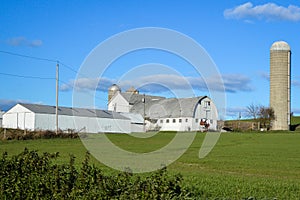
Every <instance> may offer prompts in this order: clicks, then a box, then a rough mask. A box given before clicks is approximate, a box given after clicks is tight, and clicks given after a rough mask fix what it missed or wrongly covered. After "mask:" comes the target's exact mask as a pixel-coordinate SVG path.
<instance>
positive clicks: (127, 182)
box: [0, 149, 187, 199]
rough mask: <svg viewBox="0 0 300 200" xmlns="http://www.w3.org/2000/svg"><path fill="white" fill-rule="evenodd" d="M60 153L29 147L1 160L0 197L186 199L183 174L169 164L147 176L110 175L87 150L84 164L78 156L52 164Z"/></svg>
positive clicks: (125, 173) (4, 156)
mask: <svg viewBox="0 0 300 200" xmlns="http://www.w3.org/2000/svg"><path fill="white" fill-rule="evenodd" d="M58 155H59V154H58V153H53V154H49V153H44V154H43V155H41V156H40V155H39V154H38V153H37V151H29V150H27V149H25V150H24V151H23V152H22V153H21V154H19V155H17V156H13V157H12V158H9V157H8V155H7V153H4V154H3V156H2V158H1V160H0V168H1V171H0V197H1V198H2V199H184V198H185V196H186V195H187V192H186V191H184V190H182V187H181V180H182V177H181V176H180V175H176V176H172V177H171V176H168V175H167V173H166V168H163V169H162V170H159V171H157V172H156V173H153V174H151V175H149V176H148V177H146V178H141V177H140V176H134V175H133V174H132V173H131V172H130V171H129V172H123V173H119V174H117V175H111V176H107V175H105V174H104V173H103V172H102V171H101V170H100V169H99V168H97V167H95V166H91V165H90V164H89V158H90V155H89V153H87V154H86V157H85V160H84V161H83V163H82V165H81V168H80V169H79V170H77V169H76V168H75V166H74V160H75V157H74V156H70V161H69V163H68V164H63V165H57V164H52V163H51V160H52V159H53V158H56V157H57V156H58Z"/></svg>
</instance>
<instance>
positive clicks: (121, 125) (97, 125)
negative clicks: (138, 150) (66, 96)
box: [35, 114, 130, 133]
mask: <svg viewBox="0 0 300 200" xmlns="http://www.w3.org/2000/svg"><path fill="white" fill-rule="evenodd" d="M58 126H59V129H61V130H68V129H73V130H75V131H80V132H87V133H101V132H112V133H130V120H127V119H110V118H95V117H80V116H68V115H59V116H58ZM35 128H36V129H41V130H55V129H56V126H55V115H49V114H37V116H36V127H35Z"/></svg>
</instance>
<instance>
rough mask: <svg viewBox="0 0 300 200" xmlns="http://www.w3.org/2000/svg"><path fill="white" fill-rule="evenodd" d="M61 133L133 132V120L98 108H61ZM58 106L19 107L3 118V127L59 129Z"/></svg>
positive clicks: (29, 105) (59, 113)
mask: <svg viewBox="0 0 300 200" xmlns="http://www.w3.org/2000/svg"><path fill="white" fill-rule="evenodd" d="M58 120H59V123H58V126H59V129H61V130H63V131H64V130H70V129H71V130H75V131H78V132H87V133H100V132H113V133H130V132H131V130H130V126H131V121H130V119H128V118H126V117H124V116H122V115H120V114H119V113H116V112H113V111H106V110H98V109H85V108H71V107H59V109H58ZM55 125H56V124H55V106H48V105H39V104H23V103H20V104H17V105H15V106H14V107H12V108H11V109H10V110H8V111H7V112H6V113H5V114H4V115H3V127H5V128H19V129H23V130H24V129H27V130H55V128H56V127H55Z"/></svg>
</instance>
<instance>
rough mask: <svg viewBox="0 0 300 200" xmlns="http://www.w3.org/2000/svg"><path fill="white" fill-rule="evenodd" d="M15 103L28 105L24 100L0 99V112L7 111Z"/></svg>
mask: <svg viewBox="0 0 300 200" xmlns="http://www.w3.org/2000/svg"><path fill="white" fill-rule="evenodd" d="M17 103H28V102H27V101H24V100H11V99H0V110H3V111H7V110H9V109H10V108H11V107H13V106H14V105H16V104H17Z"/></svg>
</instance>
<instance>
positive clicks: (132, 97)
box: [120, 92, 165, 105]
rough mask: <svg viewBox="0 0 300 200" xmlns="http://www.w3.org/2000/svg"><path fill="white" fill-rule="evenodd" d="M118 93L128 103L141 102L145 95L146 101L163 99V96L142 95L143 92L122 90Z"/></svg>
mask: <svg viewBox="0 0 300 200" xmlns="http://www.w3.org/2000/svg"><path fill="white" fill-rule="evenodd" d="M120 94H121V95H122V96H123V97H124V98H125V99H126V101H128V102H129V104H130V105H135V104H137V103H140V102H143V98H144V97H145V99H146V101H154V100H161V99H165V97H160V96H151V95H143V94H134V93H131V92H122V93H120Z"/></svg>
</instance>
